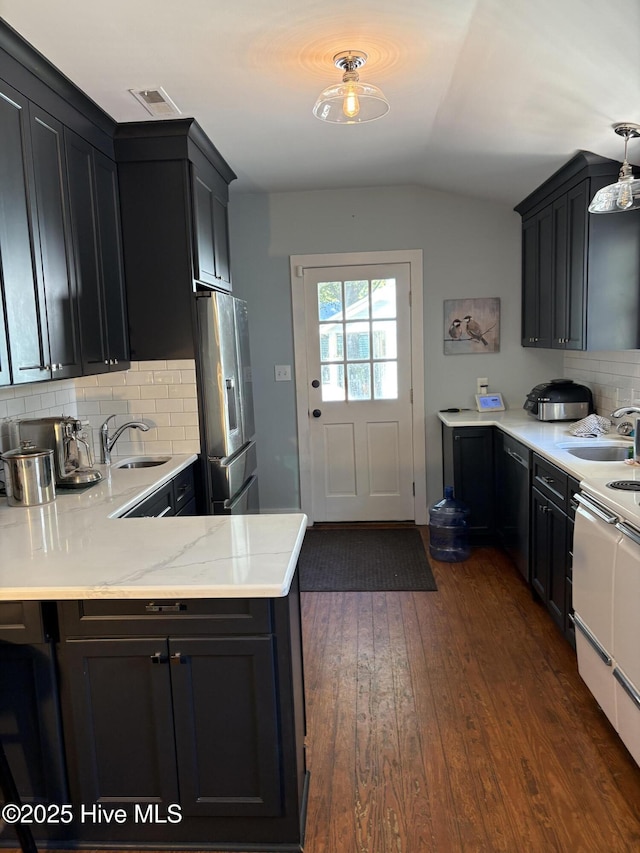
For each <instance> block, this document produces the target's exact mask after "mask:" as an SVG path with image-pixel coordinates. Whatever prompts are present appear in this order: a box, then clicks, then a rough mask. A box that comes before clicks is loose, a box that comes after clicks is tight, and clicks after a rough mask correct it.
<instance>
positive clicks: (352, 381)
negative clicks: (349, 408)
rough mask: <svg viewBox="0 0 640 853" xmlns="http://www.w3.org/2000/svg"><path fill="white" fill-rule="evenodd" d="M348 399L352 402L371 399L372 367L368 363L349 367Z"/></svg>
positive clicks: (349, 365)
mask: <svg viewBox="0 0 640 853" xmlns="http://www.w3.org/2000/svg"><path fill="white" fill-rule="evenodd" d="M347 381H348V387H349V392H348V397H349V399H350V400H370V399H371V365H370V364H369V362H368V361H365V362H363V363H361V364H348V365H347Z"/></svg>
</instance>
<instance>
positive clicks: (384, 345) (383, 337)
mask: <svg viewBox="0 0 640 853" xmlns="http://www.w3.org/2000/svg"><path fill="white" fill-rule="evenodd" d="M371 325H372V331H373V357H374V358H397V357H398V337H397V334H396V321H395V320H376V321H375V322H374V323H372V324H371Z"/></svg>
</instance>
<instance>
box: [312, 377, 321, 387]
mask: <svg viewBox="0 0 640 853" xmlns="http://www.w3.org/2000/svg"><path fill="white" fill-rule="evenodd" d="M311 387H312V388H319V387H320V380H319V379H314V380H313V382H312V383H311Z"/></svg>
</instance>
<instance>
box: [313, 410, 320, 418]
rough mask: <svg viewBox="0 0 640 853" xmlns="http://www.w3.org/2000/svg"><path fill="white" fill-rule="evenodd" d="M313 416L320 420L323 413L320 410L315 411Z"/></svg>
mask: <svg viewBox="0 0 640 853" xmlns="http://www.w3.org/2000/svg"><path fill="white" fill-rule="evenodd" d="M311 414H312V415H313V417H314V418H319V417H320V415H321V414H322V412H321V411H320V409H314V410H313V411H312V412H311Z"/></svg>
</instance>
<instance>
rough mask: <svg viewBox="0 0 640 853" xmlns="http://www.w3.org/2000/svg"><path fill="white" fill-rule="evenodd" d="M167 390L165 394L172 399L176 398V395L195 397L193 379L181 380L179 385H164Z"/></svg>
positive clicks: (183, 397)
mask: <svg viewBox="0 0 640 853" xmlns="http://www.w3.org/2000/svg"><path fill="white" fill-rule="evenodd" d="M164 387H165V388H166V390H167V392H168V393H167V396H168V397H170V398H171V399H172V400H176V399H177V398H178V397H181V398H182V399H185V398H187V397H193V398H194V399H195V398H196V383H195V380H194V381H193V382H181V383H180V385H165V386H164Z"/></svg>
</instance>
